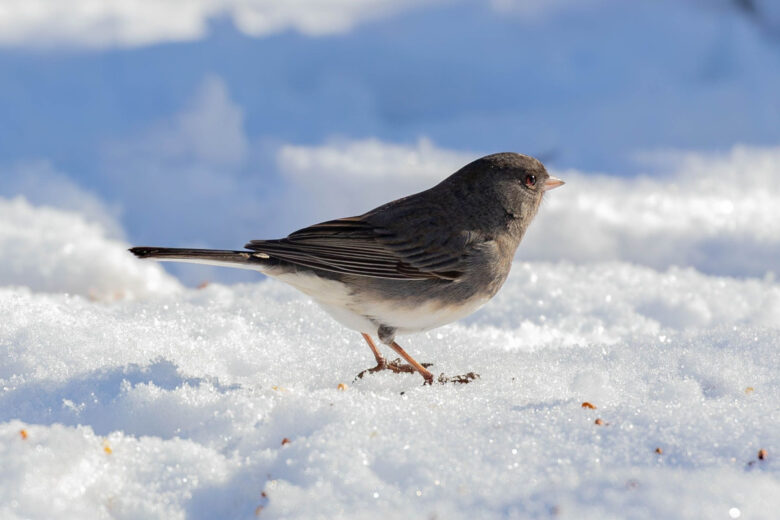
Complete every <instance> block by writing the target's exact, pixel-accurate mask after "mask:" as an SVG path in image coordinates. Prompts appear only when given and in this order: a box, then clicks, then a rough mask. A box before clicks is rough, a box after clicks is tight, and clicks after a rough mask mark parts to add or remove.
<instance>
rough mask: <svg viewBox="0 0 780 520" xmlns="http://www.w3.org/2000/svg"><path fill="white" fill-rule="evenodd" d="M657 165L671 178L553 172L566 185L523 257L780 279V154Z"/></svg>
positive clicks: (674, 159)
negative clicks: (626, 263) (686, 268)
mask: <svg viewBox="0 0 780 520" xmlns="http://www.w3.org/2000/svg"><path fill="white" fill-rule="evenodd" d="M656 159H657V161H658V163H659V164H660V166H659V169H661V170H662V171H664V172H665V173H662V174H656V175H652V176H651V175H645V176H641V177H638V178H634V179H621V178H615V177H609V176H601V175H584V174H581V173H579V172H575V171H562V172H555V174H556V175H558V176H560V177H561V178H563V179H565V180H566V186H565V187H564V188H561V189H559V190H556V191H554V192H552V193H551V194H550V196H549V197H547V198H546V200H545V203H544V206H543V208H542V210H541V211H540V214H539V216H538V217H537V221H536V222H535V223H534V224H533V225H532V226H531V228H530V230H529V232H528V235H527V237H526V240H525V241H524V243H523V246H522V247H521V249H520V253H519V257H520V258H524V259H542V260H553V259H559V258H566V259H569V260H571V261H576V262H587V261H603V260H612V259H616V260H617V259H619V260H627V261H630V262H636V263H640V264H644V265H648V266H651V267H655V268H665V267H668V266H670V265H683V266H693V267H696V268H697V269H699V270H701V271H704V272H707V273H714V274H727V275H742V276H745V275H747V276H763V275H765V274H767V273H778V272H780V260H778V259H780V185H778V182H777V179H778V178H780V148H763V149H761V148H748V147H735V148H734V149H733V150H732V151H731V152H730V153H729V154H727V155H723V156H721V155H712V154H706V155H705V154H668V155H667V156H664V157H657V158H656Z"/></svg>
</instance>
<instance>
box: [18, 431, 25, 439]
mask: <svg viewBox="0 0 780 520" xmlns="http://www.w3.org/2000/svg"><path fill="white" fill-rule="evenodd" d="M19 435H20V436H21V437H22V440H23V441H26V440H27V430H19Z"/></svg>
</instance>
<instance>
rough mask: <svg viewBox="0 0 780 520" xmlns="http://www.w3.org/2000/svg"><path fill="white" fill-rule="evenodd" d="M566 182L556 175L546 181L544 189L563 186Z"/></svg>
mask: <svg viewBox="0 0 780 520" xmlns="http://www.w3.org/2000/svg"><path fill="white" fill-rule="evenodd" d="M564 184H566V183H565V182H563V181H562V180H560V179H558V178H556V177H550V178H549V179H547V180H546V181H544V191H548V190H552V189H555V188H557V187H558V186H563V185H564Z"/></svg>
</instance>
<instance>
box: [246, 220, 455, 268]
mask: <svg viewBox="0 0 780 520" xmlns="http://www.w3.org/2000/svg"><path fill="white" fill-rule="evenodd" d="M370 216H371V214H370V213H369V214H366V215H363V216H360V217H349V218H343V219H337V220H330V221H328V222H323V223H321V224H315V225H313V226H309V227H307V228H303V229H301V230H299V231H296V232H294V233H292V234H291V235H290V236H288V237H287V238H283V239H280V240H252V241H251V242H249V243H248V244H247V245H246V246H244V247H246V248H247V249H251V250H253V251H258V252H262V253H265V254H267V255H269V256H270V257H272V258H278V259H280V260H283V261H285V262H289V263H291V264H295V265H300V266H305V267H310V268H314V269H321V270H325V271H331V272H335V273H343V274H351V275H357V276H368V277H372V278H392V279H403V280H424V279H444V280H457V279H458V278H460V276H461V275H462V269H463V261H464V258H465V256H466V248H465V246H466V244H467V243H468V241H469V233H468V232H463V233H461V234H460V235H453V236H448V237H445V238H443V239H441V238H440V239H434V240H428V241H424V240H419V237H420V236H426V233H425V232H424V231H425V230H424V229H420V230H417V231H416V232H415V231H412V232H411V233H410V232H409V231H410V230H409V229H406V230H405V231H406V232H399V231H400V230H398V229H396V230H393V229H390V227H397V226H382V225H377V224H376V223H371V222H370ZM429 224H431V223H429ZM439 229H441V228H439ZM444 229H447V227H446V226H445V227H444Z"/></svg>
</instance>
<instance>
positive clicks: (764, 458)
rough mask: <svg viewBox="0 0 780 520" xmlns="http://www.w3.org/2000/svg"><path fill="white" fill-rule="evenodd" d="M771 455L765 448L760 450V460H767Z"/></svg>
mask: <svg viewBox="0 0 780 520" xmlns="http://www.w3.org/2000/svg"><path fill="white" fill-rule="evenodd" d="M768 456H769V454H768V453H767V452H766V450H765V449H763V448H762V449H760V450H758V460H766V458H767V457H768Z"/></svg>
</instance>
